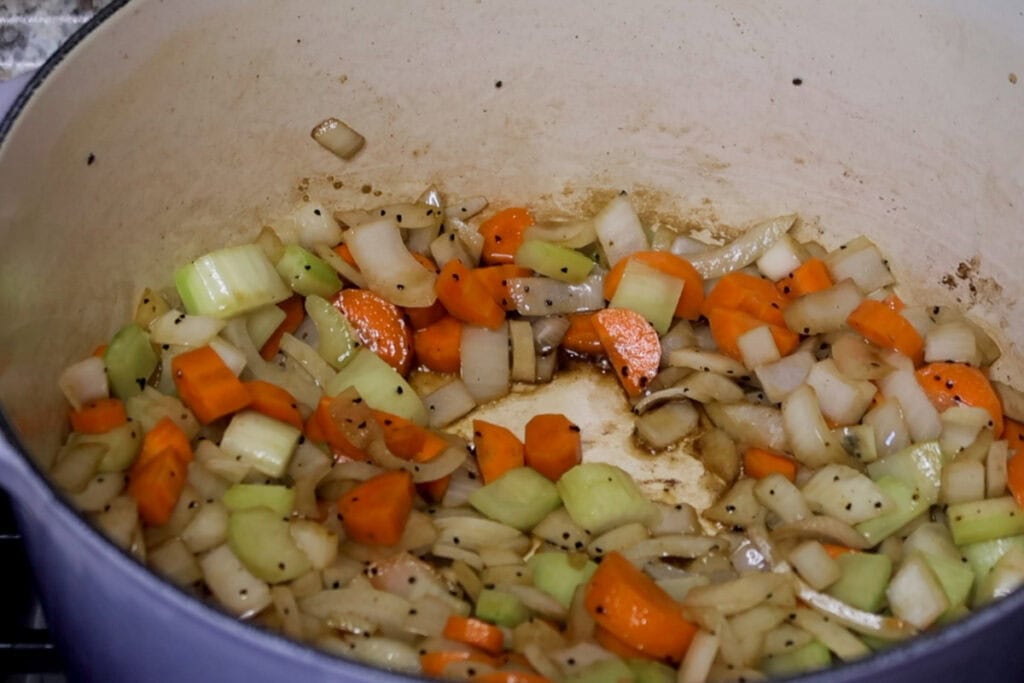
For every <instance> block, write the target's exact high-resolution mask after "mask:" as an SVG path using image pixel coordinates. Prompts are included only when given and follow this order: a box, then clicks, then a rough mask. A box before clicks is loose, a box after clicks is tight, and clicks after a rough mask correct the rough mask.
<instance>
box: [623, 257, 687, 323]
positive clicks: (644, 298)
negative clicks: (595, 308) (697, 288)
mask: <svg viewBox="0 0 1024 683" xmlns="http://www.w3.org/2000/svg"><path fill="white" fill-rule="evenodd" d="M682 293H683V281H682V280H680V279H679V278H677V277H672V276H671V275H667V274H666V273H663V272H661V271H660V270H658V269H657V268H652V267H651V266H649V265H647V264H646V263H644V262H643V261H639V260H637V259H630V261H629V262H628V263H627V264H626V268H625V269H624V270H623V271H622V279H621V280H619V286H618V287H617V288H616V290H615V295H614V296H612V300H611V301H610V302H609V303H608V307H609V308H628V309H630V310H631V311H635V312H637V313H639V314H640V315H642V316H643V317H644V318H646V319H647V321H648V322H650V323H651V325H653V326H654V329H655V330H657V331H658V334H659V335H662V334H665V333H666V332H668V328H669V326H670V325H671V324H672V318H673V316H674V315H675V311H676V305H677V304H678V303H679V295H680V294H682Z"/></svg>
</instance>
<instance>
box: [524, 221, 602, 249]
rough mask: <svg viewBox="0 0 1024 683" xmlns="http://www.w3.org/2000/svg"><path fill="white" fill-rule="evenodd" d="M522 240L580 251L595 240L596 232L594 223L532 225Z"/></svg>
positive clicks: (573, 222)
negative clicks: (547, 243)
mask: <svg viewBox="0 0 1024 683" xmlns="http://www.w3.org/2000/svg"><path fill="white" fill-rule="evenodd" d="M523 238H524V239H528V240H541V241H543V242H551V243H553V244H560V245H561V246H563V247H568V248H570V249H580V248H581V247H585V246H587V245H588V244H593V242H594V240H596V239H597V232H596V230H595V228H594V221H592V220H576V221H566V222H560V223H541V224H538V225H532V226H530V227H529V228H527V229H526V231H525V232H524V233H523Z"/></svg>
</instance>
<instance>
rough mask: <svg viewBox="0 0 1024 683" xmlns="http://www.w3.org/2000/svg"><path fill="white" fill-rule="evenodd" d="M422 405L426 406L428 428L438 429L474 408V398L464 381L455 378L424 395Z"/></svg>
mask: <svg viewBox="0 0 1024 683" xmlns="http://www.w3.org/2000/svg"><path fill="white" fill-rule="evenodd" d="M423 405H425V406H426V407H427V415H428V418H429V424H430V428H431V429H439V428H441V427H447V426H448V425H450V424H451V423H452V422H455V421H456V420H458V419H459V418H460V417H463V416H464V415H466V414H468V413H469V412H470V411H471V410H473V408H476V400H475V399H474V398H473V395H472V394H471V393H469V389H468V388H467V387H466V383H465V382H463V381H462V380H461V379H457V378H456V379H453V380H452V381H451V382H448V383H447V384H444V385H442V386H440V387H438V388H437V389H434V390H433V391H432V392H430V393H429V394H426V395H424V396H423Z"/></svg>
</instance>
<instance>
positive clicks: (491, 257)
mask: <svg viewBox="0 0 1024 683" xmlns="http://www.w3.org/2000/svg"><path fill="white" fill-rule="evenodd" d="M531 225H533V216H531V215H530V212H529V211H527V210H526V209H523V208H518V207H514V208H510V209H504V210H502V211H499V212H498V213H496V214H494V215H493V216H491V217H490V218H488V219H487V220H486V221H484V222H483V223H481V224H480V234H481V235H483V236H484V248H483V252H482V253H481V260H482V261H483V262H484V263H489V264H496V263H512V262H513V260H514V259H515V254H516V249H518V248H519V246H520V245H521V244H522V243H523V232H524V231H525V230H526V229H527V228H528V227H530V226H531Z"/></svg>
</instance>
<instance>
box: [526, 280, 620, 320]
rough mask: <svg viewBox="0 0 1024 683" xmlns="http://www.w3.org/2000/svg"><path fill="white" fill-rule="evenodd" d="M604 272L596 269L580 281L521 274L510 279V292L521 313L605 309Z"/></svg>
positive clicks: (549, 313) (537, 313)
mask: <svg viewBox="0 0 1024 683" xmlns="http://www.w3.org/2000/svg"><path fill="white" fill-rule="evenodd" d="M603 288H604V272H603V271H598V270H597V269H595V272H593V273H591V275H590V276H589V277H588V278H587V279H586V280H584V281H583V282H580V283H578V284H569V283H567V282H559V281H558V280H553V279H551V278H546V277H519V278H511V279H509V281H508V291H509V295H510V296H511V297H512V300H513V301H514V302H515V304H516V310H517V311H518V312H519V314H520V315H528V316H543V315H565V314H568V313H582V312H584V311H597V310H600V309H602V308H604V290H603Z"/></svg>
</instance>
